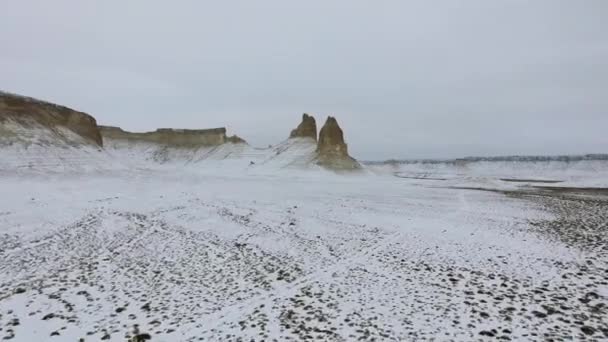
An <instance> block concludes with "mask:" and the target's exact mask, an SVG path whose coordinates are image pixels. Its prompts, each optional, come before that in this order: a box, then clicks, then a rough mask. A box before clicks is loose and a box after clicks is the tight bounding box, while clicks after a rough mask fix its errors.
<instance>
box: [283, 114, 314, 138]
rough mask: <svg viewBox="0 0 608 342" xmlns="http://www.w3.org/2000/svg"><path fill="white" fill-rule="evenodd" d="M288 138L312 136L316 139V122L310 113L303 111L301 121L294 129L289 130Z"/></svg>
mask: <svg viewBox="0 0 608 342" xmlns="http://www.w3.org/2000/svg"><path fill="white" fill-rule="evenodd" d="M289 137H290V138H313V139H314V140H315V141H317V122H316V121H315V118H314V117H313V116H312V115H308V114H306V113H304V114H303V115H302V122H301V123H300V124H299V125H298V127H297V128H296V129H294V130H293V131H291V134H290V135H289Z"/></svg>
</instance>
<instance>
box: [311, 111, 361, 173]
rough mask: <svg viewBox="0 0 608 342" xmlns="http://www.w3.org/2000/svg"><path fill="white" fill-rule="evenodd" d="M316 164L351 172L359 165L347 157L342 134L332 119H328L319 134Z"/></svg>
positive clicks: (335, 121) (334, 119)
mask: <svg viewBox="0 0 608 342" xmlns="http://www.w3.org/2000/svg"><path fill="white" fill-rule="evenodd" d="M317 154H318V158H317V163H318V164H319V165H321V166H325V167H328V168H331V169H339V170H349V169H350V170H352V169H359V168H361V165H360V164H359V163H358V162H357V161H356V160H355V159H353V158H352V157H351V156H349V155H348V146H347V145H346V143H345V142H344V133H343V132H342V129H341V128H340V125H338V121H337V120H336V118H334V117H331V116H330V117H328V118H327V121H326V122H325V125H323V127H322V128H321V131H320V132H319V142H318V144H317Z"/></svg>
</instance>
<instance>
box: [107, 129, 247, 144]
mask: <svg viewBox="0 0 608 342" xmlns="http://www.w3.org/2000/svg"><path fill="white" fill-rule="evenodd" d="M100 131H101V134H102V136H103V139H104V140H124V141H128V142H133V143H136V142H146V143H154V144H159V145H163V146H167V147H179V148H197V147H203V146H216V145H221V144H224V143H234V144H245V143H246V142H245V140H243V139H241V138H239V137H238V136H236V135H234V136H231V137H227V136H226V128H224V127H220V128H211V129H172V128H159V129H157V130H156V131H153V132H144V133H133V132H127V131H124V130H122V129H121V128H119V127H112V126H100Z"/></svg>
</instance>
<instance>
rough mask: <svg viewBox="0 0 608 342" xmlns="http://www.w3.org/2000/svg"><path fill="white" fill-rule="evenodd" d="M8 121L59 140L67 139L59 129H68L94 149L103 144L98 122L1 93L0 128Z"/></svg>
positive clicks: (69, 111) (81, 115)
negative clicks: (50, 133)
mask: <svg viewBox="0 0 608 342" xmlns="http://www.w3.org/2000/svg"><path fill="white" fill-rule="evenodd" d="M8 121H12V122H14V123H16V124H18V125H21V126H22V127H25V128H28V127H35V126H37V127H42V128H45V129H48V130H51V131H54V132H57V136H58V137H60V138H64V137H63V136H62V135H61V133H60V132H58V129H59V128H66V129H68V130H71V131H72V132H74V133H76V134H77V135H79V136H81V137H83V138H84V139H86V140H88V141H90V142H91V144H93V145H97V146H102V144H103V142H102V139H101V134H100V133H99V128H98V127H97V121H96V120H95V118H93V117H92V116H90V115H88V114H86V113H83V112H79V111H76V110H73V109H70V108H67V107H64V106H60V105H56V104H53V103H49V102H44V101H40V100H36V99H33V98H30V97H25V96H19V95H14V94H9V93H4V92H0V124H2V123H4V122H8ZM17 138H18V137H17ZM64 139H65V138H64Z"/></svg>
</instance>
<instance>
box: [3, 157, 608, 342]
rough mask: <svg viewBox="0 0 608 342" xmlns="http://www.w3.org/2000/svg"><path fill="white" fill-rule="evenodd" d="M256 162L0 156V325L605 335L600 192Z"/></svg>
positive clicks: (45, 329) (365, 334)
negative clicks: (142, 162) (26, 160)
mask: <svg viewBox="0 0 608 342" xmlns="http://www.w3.org/2000/svg"><path fill="white" fill-rule="evenodd" d="M104 153H106V152H104ZM108 153H110V154H111V153H112V152H111V151H110V152H108ZM104 155H105V154H104ZM276 155H279V153H277V154H276ZM258 160H261V159H258ZM261 163H262V162H259V161H258V164H261ZM233 164H234V165H233ZM236 164H238V167H236ZM241 164H242V165H241ZM248 165H249V160H248V159H247V158H240V159H238V160H233V161H228V160H223V161H217V162H214V163H211V162H209V163H206V164H200V165H192V166H189V167H186V166H184V167H182V166H179V167H178V166H164V167H162V168H161V167H158V168H147V167H140V168H135V167H130V168H115V169H114V170H111V171H108V170H105V171H99V172H94V171H90V170H89V171H86V172H85V171H82V170H77V171H62V172H36V170H30V171H27V172H26V171H22V170H21V171H15V172H11V171H8V170H4V171H2V173H0V193H1V194H2V196H0V339H1V338H4V339H7V340H8V339H10V340H11V341H55V340H56V341H78V340H79V339H82V340H84V341H98V340H110V341H125V340H128V339H132V340H133V341H136V340H142V341H143V340H145V339H146V338H147V337H151V340H152V341H195V340H204V341H232V340H243V341H251V340H256V341H261V340H265V341H272V340H277V341H285V340H319V341H353V340H366V341H368V340H387V341H397V340H399V341H415V340H425V339H428V340H437V341H448V340H456V341H474V340H494V339H503V340H517V341H526V340H529V341H534V340H550V339H556V340H561V339H570V340H582V339H588V340H594V339H595V340H601V339H605V338H608V319H607V317H608V312H607V310H608V299H607V297H608V258H607V256H608V253H606V251H607V247H606V246H607V244H606V241H607V240H606V224H607V222H608V211H607V210H606V209H607V208H608V206H607V205H606V200H605V197H602V196H601V195H598V196H595V195H594V196H576V197H568V196H566V195H563V194H561V195H559V196H558V195H555V196H554V195H548V194H541V193H539V194H523V195H518V193H517V192H516V191H515V192H498V191H479V190H474V189H466V188H464V187H459V186H457V185H459V184H461V183H462V179H460V180H458V179H456V178H457V177H454V179H450V180H433V179H416V178H415V177H413V178H400V177H395V176H394V175H393V174H391V173H390V172H387V173H383V172H377V171H374V172H372V171H368V172H362V173H360V174H353V175H335V174H332V173H329V172H324V171H321V170H307V171H297V170H293V169H289V170H285V169H280V170H279V169H276V170H275V171H272V170H271V169H264V168H261V169H260V170H264V172H261V171H259V172H257V171H256V172H254V171H251V172H247V171H243V170H247V168H248ZM256 165H257V164H256ZM239 168H240V169H239ZM100 169H102V168H100ZM235 170H238V172H236V171H235ZM473 181H474V180H471V179H467V180H466V182H469V183H470V182H473ZM466 182H465V183H466ZM493 182H494V183H496V184H498V183H500V181H498V180H494V181H493ZM467 184H468V183H467ZM484 184H485V185H487V184H486V183H484ZM505 184H507V183H505ZM503 185H504V184H503ZM505 186H506V185H505ZM513 186H514V185H509V187H511V188H512V187H513ZM511 188H509V189H511ZM581 201H582V202H581ZM577 205H579V206H580V207H578V206H577ZM573 208H574V209H573ZM569 210H570V211H569ZM566 214H567V215H566ZM562 230H563V231H562Z"/></svg>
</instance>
